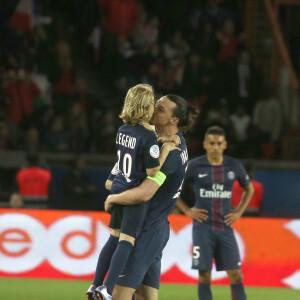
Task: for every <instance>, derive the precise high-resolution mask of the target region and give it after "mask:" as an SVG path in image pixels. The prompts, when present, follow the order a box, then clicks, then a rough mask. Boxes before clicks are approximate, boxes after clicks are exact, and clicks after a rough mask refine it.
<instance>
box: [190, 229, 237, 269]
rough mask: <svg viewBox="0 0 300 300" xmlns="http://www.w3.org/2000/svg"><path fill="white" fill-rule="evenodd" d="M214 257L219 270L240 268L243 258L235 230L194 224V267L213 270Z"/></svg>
mask: <svg viewBox="0 0 300 300" xmlns="http://www.w3.org/2000/svg"><path fill="white" fill-rule="evenodd" d="M213 259H214V260H215V264H216V269H217V271H222V270H237V269H240V267H241V259H240V254H239V249H238V244H237V241H236V239H235V237H234V233H233V230H232V229H231V228H226V229H225V230H223V231H217V230H212V229H207V228H203V227H200V226H194V227H193V262H192V269H197V270H211V269H212V261H213Z"/></svg>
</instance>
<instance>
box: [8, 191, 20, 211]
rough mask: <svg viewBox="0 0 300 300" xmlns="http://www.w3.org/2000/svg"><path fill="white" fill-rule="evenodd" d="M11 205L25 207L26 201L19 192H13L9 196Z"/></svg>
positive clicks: (12, 206)
mask: <svg viewBox="0 0 300 300" xmlns="http://www.w3.org/2000/svg"><path fill="white" fill-rule="evenodd" d="M9 206H10V207H11V208H23V207H24V201H23V199H22V196H21V195H20V194H19V193H12V194H11V195H10V198H9Z"/></svg>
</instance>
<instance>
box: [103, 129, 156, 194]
mask: <svg viewBox="0 0 300 300" xmlns="http://www.w3.org/2000/svg"><path fill="white" fill-rule="evenodd" d="M116 149H117V155H118V162H117V163H116V164H115V167H114V168H113V170H112V172H111V174H110V176H109V179H111V180H113V184H112V188H111V192H112V193H113V194H116V193H121V192H123V191H125V190H128V189H131V188H133V187H136V186H138V185H140V183H141V182H142V181H143V180H144V179H145V178H146V177H147V173H146V169H152V168H155V167H158V166H159V160H158V158H159V154H160V151H159V146H158V144H157V137H156V134H155V133H154V132H153V131H151V130H148V129H146V128H145V127H144V126H142V125H135V126H132V125H128V124H125V125H123V126H121V127H120V128H119V130H118V133H117V137H116Z"/></svg>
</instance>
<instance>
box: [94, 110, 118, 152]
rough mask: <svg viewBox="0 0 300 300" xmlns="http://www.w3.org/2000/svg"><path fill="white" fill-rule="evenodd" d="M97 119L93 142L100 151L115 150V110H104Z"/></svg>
mask: <svg viewBox="0 0 300 300" xmlns="http://www.w3.org/2000/svg"><path fill="white" fill-rule="evenodd" d="M99 117H100V116H99ZM99 121H100V122H99ZM99 121H98V122H99V123H98V122H97V123H98V126H97V127H95V129H94V143H95V146H96V149H97V151H100V152H101V153H113V151H115V136H116V130H117V124H116V112H115V111H113V110H108V111H106V112H105V114H104V115H103V116H102V117H101V119H99ZM99 128H100V129H99ZM103 141H105V142H103Z"/></svg>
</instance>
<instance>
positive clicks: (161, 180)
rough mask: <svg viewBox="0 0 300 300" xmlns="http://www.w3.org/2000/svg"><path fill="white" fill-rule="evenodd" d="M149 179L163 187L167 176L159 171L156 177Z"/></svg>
mask: <svg viewBox="0 0 300 300" xmlns="http://www.w3.org/2000/svg"><path fill="white" fill-rule="evenodd" d="M147 178H148V179H151V180H154V181H155V182H157V184H158V185H159V186H162V184H163V183H164V182H165V180H166V178H167V176H166V175H165V174H164V173H163V172H161V171H159V172H158V173H157V174H156V175H155V176H153V177H151V176H147Z"/></svg>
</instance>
